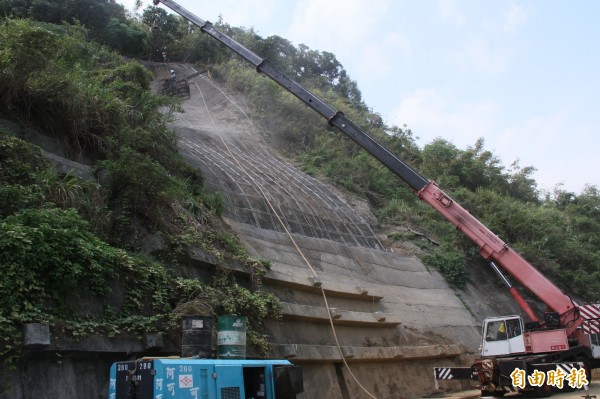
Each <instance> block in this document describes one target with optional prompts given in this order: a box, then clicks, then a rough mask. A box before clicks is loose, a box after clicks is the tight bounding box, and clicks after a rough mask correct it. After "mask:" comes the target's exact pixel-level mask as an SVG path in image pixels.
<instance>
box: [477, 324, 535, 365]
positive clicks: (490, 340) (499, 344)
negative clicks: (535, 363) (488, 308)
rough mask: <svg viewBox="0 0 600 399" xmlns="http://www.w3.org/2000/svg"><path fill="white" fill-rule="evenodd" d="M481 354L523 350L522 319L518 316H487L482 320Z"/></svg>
mask: <svg viewBox="0 0 600 399" xmlns="http://www.w3.org/2000/svg"><path fill="white" fill-rule="evenodd" d="M482 331H483V341H482V345H481V355H482V356H502V355H511V354H516V353H524V352H525V340H524V339H523V319H522V318H521V317H520V316H501V317H488V318H487V319H485V320H484V321H483V330H482Z"/></svg>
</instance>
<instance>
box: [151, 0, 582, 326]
mask: <svg viewBox="0 0 600 399" xmlns="http://www.w3.org/2000/svg"><path fill="white" fill-rule="evenodd" d="M158 3H163V4H164V5H165V6H167V7H169V8H170V9H171V10H173V11H174V12H176V13H177V14H179V15H181V16H182V17H184V18H186V19H187V20H189V21H190V22H192V23H193V24H195V25H197V26H198V27H200V30H201V31H202V32H204V33H206V34H208V35H210V36H212V37H213V38H214V39H216V40H218V41H219V42H221V43H222V44H224V45H225V46H227V47H228V48H230V49H231V50H233V51H234V52H236V53H237V54H238V55H240V56H241V57H242V58H244V59H245V60H246V61H248V62H249V63H251V64H252V65H254V66H255V68H256V70H257V72H259V73H264V74H265V75H267V76H268V77H270V78H271V79H272V80H274V81H275V82H276V83H278V84H279V85H281V86H282V87H283V88H284V89H286V90H287V91H289V92H290V93H292V94H293V95H294V96H296V97H297V98H298V99H300V100H301V101H302V102H303V103H304V104H306V105H307V106H309V107H310V108H312V109H313V110H315V111H316V112H317V113H319V114H320V115H321V116H323V117H324V118H325V119H327V121H328V123H329V124H330V125H331V126H335V127H337V128H338V129H339V130H341V131H342V132H343V133H344V134H346V135H347V136H348V137H350V138H351V139H352V140H353V141H355V142H356V143H357V144H358V145H359V146H361V147H362V148H363V149H365V150H366V151H367V152H369V153H370V154H371V155H372V156H373V157H375V158H376V159H377V160H378V161H380V162H381V163H382V164H383V165H385V166H386V167H387V168H388V169H390V170H391V171H392V172H393V173H395V174H396V175H397V176H399V177H400V178H401V179H402V180H404V181H405V182H406V183H407V184H408V185H409V186H410V187H411V188H412V189H413V190H414V191H415V192H416V193H417V195H418V196H419V198H420V199H421V200H423V201H424V202H426V203H428V204H429V205H431V206H432V207H434V208H435V209H436V210H437V211H438V212H439V213H441V214H442V216H444V217H445V218H446V219H448V220H449V221H450V222H451V223H452V224H454V225H455V226H456V228H457V229H458V230H460V231H462V232H463V233H464V234H465V235H466V236H467V237H468V238H469V239H471V240H472V241H473V242H474V243H475V244H476V245H477V246H478V247H479V252H480V254H481V256H483V258H485V259H486V260H491V261H495V262H496V263H498V264H499V265H500V266H501V267H502V269H503V270H504V271H506V272H507V273H509V274H510V275H511V276H512V277H513V278H514V279H516V280H517V281H519V282H520V283H521V284H523V285H524V286H525V287H527V288H528V289H529V290H530V291H531V292H532V293H533V294H535V295H536V296H537V297H538V298H539V299H540V300H541V301H543V302H544V303H545V304H546V305H547V306H548V307H549V308H550V309H552V310H553V311H555V312H558V313H559V314H560V315H561V316H563V317H566V315H567V314H568V313H570V311H572V310H573V308H574V307H575V305H574V304H573V302H572V301H571V298H569V297H568V296H567V295H566V294H564V293H563V292H562V291H561V290H560V289H559V288H558V287H557V286H555V285H554V284H553V283H552V282H551V281H550V280H548V279H547V278H546V277H545V276H544V275H543V274H542V273H540V272H539V271H538V270H537V269H536V268H535V267H534V266H533V265H531V264H530V263H529V262H527V261H526V260H525V259H523V258H522V257H521V256H520V255H519V254H518V253H516V252H515V251H514V250H513V249H512V248H510V247H509V246H508V245H507V244H505V243H504V242H503V241H502V240H501V239H500V238H498V237H497V236H496V235H495V234H494V233H493V232H492V231H490V230H489V229H488V228H487V227H485V226H484V225H483V224H482V223H481V222H479V221H478V220H477V219H476V218H475V217H474V216H473V215H471V214H470V213H469V212H468V211H467V210H465V209H464V208H463V207H461V206H460V205H459V204H457V203H456V202H455V201H454V200H452V199H451V198H450V197H449V196H448V195H447V194H446V193H444V192H443V191H442V190H441V189H440V188H439V187H438V186H437V185H436V184H435V182H433V181H429V180H427V179H426V178H424V177H423V176H421V175H420V174H419V173H418V172H416V171H415V170H414V169H412V168H411V167H410V166H409V165H407V164H406V163H404V162H403V161H402V160H401V159H399V158H398V157H396V156H395V155H394V154H392V153H391V152H390V151H388V150H387V149H386V148H385V147H383V146H382V145H381V144H380V143H378V142H377V141H376V140H375V139H373V138H372V137H371V136H369V135H368V134H367V133H366V132H365V131H364V130H362V129H361V128H360V127H358V126H357V125H356V124H355V123H353V122H352V121H351V120H349V119H348V118H347V117H346V116H345V115H344V114H343V113H342V112H340V111H336V110H335V109H333V108H331V107H330V106H329V105H328V104H326V103H324V102H323V101H322V100H321V99H320V98H318V97H317V96H315V95H314V94H312V93H311V92H310V91H308V90H306V89H305V88H304V87H302V86H301V85H299V84H298V83H296V82H294V81H293V80H292V79H290V78H289V77H287V76H286V75H284V74H283V73H281V72H280V71H279V70H277V69H276V68H275V67H274V66H273V65H272V64H271V63H270V62H269V61H268V60H267V59H264V58H262V57H260V56H258V55H256V54H255V53H253V52H252V51H250V50H249V49H247V48H246V47H244V46H243V45H241V44H240V43H238V42H237V41H235V40H234V39H232V38H230V37H229V36H227V35H225V34H223V33H221V32H219V31H218V30H217V29H216V28H215V27H214V26H213V24H211V23H210V22H208V21H204V20H202V19H201V18H198V17H197V16H195V15H194V14H192V13H191V12H189V11H188V10H186V9H185V8H183V7H181V6H180V5H179V4H177V3H176V2H175V1H173V0H154V4H155V5H158ZM510 292H511V294H512V295H513V296H514V297H515V299H516V300H517V303H518V304H519V305H520V306H521V308H522V309H523V311H524V312H525V313H526V314H527V316H528V317H529V318H530V319H531V320H532V321H539V320H538V318H537V316H536V314H535V313H534V312H533V310H532V309H531V308H530V307H529V305H528V304H527V303H526V302H525V300H524V299H523V298H522V297H521V296H520V295H519V293H518V291H517V290H516V289H514V288H512V289H511V290H510ZM575 324H577V323H570V328H575V327H576V325H575Z"/></svg>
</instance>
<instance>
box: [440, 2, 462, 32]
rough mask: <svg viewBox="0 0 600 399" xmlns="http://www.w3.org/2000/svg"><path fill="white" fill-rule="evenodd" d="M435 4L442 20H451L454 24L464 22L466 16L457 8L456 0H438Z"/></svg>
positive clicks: (458, 24) (457, 24)
mask: <svg viewBox="0 0 600 399" xmlns="http://www.w3.org/2000/svg"><path fill="white" fill-rule="evenodd" d="M437 4H438V9H439V11H440V15H441V16H442V19H443V20H444V21H449V22H452V23H453V24H455V25H456V26H464V25H465V24H466V22H467V17H466V16H465V15H464V14H463V13H461V11H460V10H459V8H458V5H457V3H456V0H438V2H437Z"/></svg>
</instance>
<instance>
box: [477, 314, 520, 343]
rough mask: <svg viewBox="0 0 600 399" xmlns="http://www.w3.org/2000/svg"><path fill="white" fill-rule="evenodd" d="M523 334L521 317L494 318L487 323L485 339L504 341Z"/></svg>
mask: <svg viewBox="0 0 600 399" xmlns="http://www.w3.org/2000/svg"><path fill="white" fill-rule="evenodd" d="M521 334H522V329H521V323H520V321H519V319H508V320H494V321H490V322H489V323H488V324H487V328H486V333H485V340H486V341H488V342H490V341H503V340H505V339H510V338H514V337H517V336H519V335H521Z"/></svg>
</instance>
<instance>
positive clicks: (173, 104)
mask: <svg viewBox="0 0 600 399" xmlns="http://www.w3.org/2000/svg"><path fill="white" fill-rule="evenodd" d="M0 16H2V18H4V19H2V20H0V43H2V46H1V48H0V115H1V116H2V117H4V118H7V119H11V120H15V121H20V122H22V123H24V124H26V125H27V126H31V127H35V128H38V129H39V130H40V131H42V132H44V133H45V134H48V135H51V136H52V137H54V138H56V139H57V140H59V141H60V142H62V143H63V144H64V147H65V149H66V152H67V155H68V157H70V158H71V159H86V160H88V162H90V163H92V164H93V166H94V168H95V170H96V172H97V173H98V176H100V177H101V178H100V179H99V182H97V183H96V182H85V181H81V180H79V179H77V178H75V177H74V176H71V175H66V176H63V175H60V174H58V173H57V172H56V171H55V170H53V168H52V167H50V166H49V165H48V164H46V162H45V161H44V160H43V157H42V156H41V154H40V151H39V149H37V148H36V147H34V146H31V145H28V144H25V143H24V142H22V141H20V140H18V139H16V138H14V137H10V136H9V135H8V134H7V133H6V132H3V133H2V134H1V135H0V233H1V234H0V250H1V251H0V252H1V254H0V267H1V268H2V270H3V273H2V276H1V277H0V294H3V295H2V299H1V300H0V334H1V335H2V337H1V338H0V357H2V358H3V359H4V360H5V361H8V362H10V361H13V360H15V359H16V356H17V355H18V343H19V341H20V326H21V325H22V323H26V322H32V321H45V322H48V323H50V324H51V325H52V326H53V327H54V328H58V329H60V330H61V331H64V332H65V333H69V334H72V335H73V336H77V337H79V336H84V335H86V334H91V333H94V332H104V333H107V334H117V333H120V332H130V333H133V334H139V333H142V332H144V331H161V332H167V331H169V330H172V329H173V326H174V325H175V324H176V320H177V316H178V315H180V314H181V312H182V311H185V309H188V310H190V309H196V308H198V307H199V308H204V309H206V308H208V309H209V310H210V311H211V312H213V314H216V315H218V314H225V313H243V314H245V315H248V316H249V318H250V320H249V325H250V327H251V331H250V333H249V339H250V342H251V343H253V344H254V345H256V346H257V347H258V348H261V349H263V350H266V348H267V345H266V343H267V340H266V337H265V336H264V335H263V334H262V333H261V332H260V331H261V324H262V322H263V321H264V320H265V318H270V317H277V314H278V304H277V300H276V299H275V298H274V297H273V296H272V295H269V294H266V293H264V292H263V291H262V290H261V286H260V277H261V275H262V273H264V268H265V267H268V262H266V261H264V260H257V259H250V258H248V254H247V253H246V251H245V250H244V248H243V247H242V246H241V245H240V243H239V242H238V241H237V239H236V237H235V236H234V235H233V234H231V232H229V231H228V230H227V229H226V228H225V227H223V225H222V224H221V223H220V221H219V218H218V217H217V216H218V215H219V214H221V213H222V212H223V211H224V200H223V197H222V196H221V195H220V194H218V193H209V192H206V191H205V190H204V188H203V181H202V176H200V175H199V173H198V172H197V171H196V170H193V169H191V168H190V167H189V166H188V165H187V164H186V163H185V162H184V161H183V160H182V159H181V157H179V155H178V154H177V137H176V135H175V134H174V132H173V131H172V130H171V129H169V128H168V122H169V121H170V119H171V118H172V117H173V114H174V113H175V112H177V111H178V110H179V103H178V102H177V100H174V99H172V98H166V97H161V96H156V95H154V94H152V93H151V91H150V90H149V87H150V82H151V78H152V77H151V74H150V73H149V72H148V71H147V70H146V69H145V68H144V67H143V66H142V65H141V64H140V63H138V62H136V61H127V60H125V59H124V58H122V56H121V55H126V56H131V57H139V58H144V59H149V60H155V61H161V60H162V52H163V51H166V53H167V56H168V59H169V60H170V61H180V62H195V63H198V64H200V65H201V66H210V68H211V71H212V76H213V77H214V78H216V79H219V80H221V81H222V83H223V84H226V85H228V86H229V88H230V89H231V90H235V91H237V92H240V93H242V94H244V95H245V96H247V98H248V99H249V103H250V104H251V107H252V110H251V112H252V114H253V115H252V117H253V118H254V119H255V120H257V121H258V122H259V123H260V125H261V126H262V127H263V128H264V129H265V130H267V131H271V132H274V133H276V136H277V138H278V142H279V143H281V146H282V148H283V149H284V151H286V153H287V155H288V156H289V157H291V158H293V159H295V160H296V161H297V162H298V163H299V164H300V165H301V167H302V168H303V169H304V170H305V171H306V172H307V173H309V174H312V175H315V176H318V177H320V178H324V179H327V180H329V181H331V182H333V183H334V184H336V185H338V186H339V187H343V188H344V189H346V190H348V191H350V192H352V193H356V194H358V195H362V196H365V197H366V198H368V199H369V201H370V203H371V205H372V208H373V210H374V212H375V213H376V214H377V216H378V217H379V219H380V221H381V222H382V223H387V224H396V225H405V226H409V227H411V228H412V229H414V230H415V231H420V232H422V233H423V234H425V235H426V236H427V237H430V238H431V239H432V240H435V241H436V242H439V243H440V246H439V247H438V248H436V249H435V250H434V251H431V253H428V254H427V255H425V256H424V257H423V261H424V262H425V263H426V264H428V265H431V266H433V267H436V268H438V269H439V270H440V272H441V273H442V274H443V275H444V276H445V277H446V278H447V279H448V281H449V282H450V284H452V285H453V286H455V287H457V289H460V288H461V287H463V286H464V284H465V283H466V282H467V279H468V273H467V272H466V270H467V265H469V264H476V265H477V267H479V263H481V262H482V261H481V260H480V258H479V257H478V255H477V253H476V252H477V251H476V250H475V249H474V247H473V245H472V243H471V242H469V241H468V240H467V239H466V238H464V237H463V236H461V235H460V234H459V233H457V232H456V231H455V229H454V227H453V226H452V225H450V224H449V223H448V222H447V221H445V220H443V219H442V218H441V217H440V216H439V215H438V214H437V213H436V212H435V211H434V210H432V209H430V208H428V207H427V206H425V205H424V204H422V203H420V202H419V200H418V198H417V197H416V195H415V194H414V193H412V192H411V190H409V189H408V188H407V186H406V185H405V184H404V183H403V182H401V181H399V179H398V178H397V177H396V176H394V175H393V174H392V173H391V172H389V171H388V170H387V169H385V168H384V167H383V166H381V165H380V164H379V163H378V162H377V161H375V160H374V159H373V158H372V157H371V156H369V155H368V154H366V153H365V152H364V151H362V150H360V149H359V148H358V147H357V146H356V145H355V144H353V143H352V142H351V141H350V140H348V139H346V138H345V137H344V136H343V134H342V133H340V132H338V131H336V130H334V129H333V128H331V127H329V126H328V125H327V124H326V123H325V122H324V121H323V120H321V119H320V117H318V116H317V115H316V114H315V113H314V112H313V111H311V110H310V109H308V108H307V107H305V106H304V105H301V103H300V102H299V101H298V100H297V99H295V98H294V97H293V96H291V95H289V94H288V93H286V92H285V91H284V90H282V89H281V88H279V87H278V86H277V85H276V84H275V83H273V82H271V81H270V80H268V79H267V78H265V77H264V76H261V75H259V74H256V73H255V71H254V70H253V69H252V68H249V67H248V65H246V64H242V63H241V62H240V61H239V59H238V58H236V56H234V55H233V54H232V53H230V52H229V51H228V50H226V49H224V48H223V47H222V46H219V45H217V44H216V43H214V42H212V41H211V39H210V38H208V37H206V35H203V34H201V32H200V31H199V30H198V29H197V28H195V27H192V26H191V25H190V24H189V23H187V22H185V21H184V20H183V19H181V18H179V17H177V16H174V15H170V14H167V13H166V12H165V11H164V10H163V9H162V8H158V7H148V8H146V9H145V10H143V12H142V14H141V16H139V17H136V18H131V17H130V16H128V15H127V14H126V13H125V10H124V9H123V7H122V6H120V5H118V4H114V3H111V2H107V1H104V0H0ZM34 20H35V21H38V22H33V21H34ZM216 25H217V27H218V28H219V29H220V30H221V31H223V32H225V33H227V34H229V35H231V36H233V37H234V38H236V39H237V40H238V41H240V42H241V43H243V44H244V45H246V46H248V47H249V48H251V49H252V50H254V51H255V52H256V53H258V54H260V55H262V56H265V57H267V58H268V59H269V60H270V61H271V62H273V63H274V64H275V65H276V66H277V67H278V68H279V69H280V70H282V71H283V72H285V73H286V74H287V75H289V76H291V77H293V78H294V79H295V80H297V81H298V82H299V83H301V84H302V85H304V86H305V87H307V88H308V89H310V90H311V91H313V92H314V93H315V94H316V95H318V96H319V97H321V98H323V99H324V100H325V101H326V102H327V103H329V104H330V105H332V106H333V107H334V108H336V109H340V110H343V111H344V112H345V113H346V114H347V115H348V116H349V117H350V118H351V119H352V120H353V121H354V122H355V123H357V124H358V125H359V126H361V127H363V128H364V129H365V130H366V131H368V132H369V133H370V134H371V135H372V136H374V137H375V138H376V139H377V140H379V141H381V142H382V143H384V144H385V145H386V146H387V147H388V148H389V149H390V150H391V151H392V152H394V153H395V154H397V155H398V156H400V157H401V158H402V159H404V160H405V161H407V162H408V163H409V164H411V165H412V166H413V167H414V168H415V169H416V170H419V171H421V172H422V173H423V175H425V176H427V177H428V178H430V179H433V180H434V181H436V182H438V183H439V184H440V186H442V187H443V188H444V190H445V191H446V192H447V193H449V194H450V195H451V196H452V197H453V198H455V199H456V200H457V201H458V202H459V203H461V204H462V205H463V206H464V207H465V208H467V209H469V210H470V211H471V212H472V213H473V214H475V215H476V216H477V218H478V219H480V220H481V221H482V222H483V223H484V224H486V225H487V226H488V227H490V229H491V230H492V231H494V232H496V233H497V234H498V235H499V236H500V237H501V238H502V239H504V240H506V241H507V242H508V243H510V244H511V245H512V246H514V247H515V248H516V249H517V250H518V251H519V252H520V253H522V254H523V255H524V256H525V257H526V258H527V259H528V260H530V261H531V262H532V263H534V264H535V265H536V266H537V267H539V268H540V269H541V270H542V271H543V272H544V273H546V274H547V275H549V276H550V277H551V278H552V279H553V280H554V281H555V282H557V283H558V284H559V285H560V286H561V287H563V288H564V289H566V290H568V291H569V292H572V293H574V294H576V295H578V296H580V297H581V298H582V299H584V300H589V301H598V300H600V255H599V254H598V251H597V249H598V247H599V245H600V217H599V216H600V191H599V189H598V188H597V187H594V186H589V187H586V188H584V190H583V191H582V192H581V193H579V194H575V193H570V192H567V191H565V190H563V189H562V188H561V187H557V188H556V189H555V190H554V191H553V192H551V193H541V192H540V191H539V190H538V188H537V185H536V182H535V181H534V180H533V179H532V173H533V171H534V169H533V168H532V167H530V166H527V167H521V166H519V164H518V163H514V164H512V165H510V167H508V168H507V167H505V166H504V165H502V164H501V163H500V161H499V160H498V158H497V157H496V156H495V155H494V154H493V153H492V152H491V151H488V150H486V149H485V145H484V144H485V143H484V142H483V140H481V139H480V140H477V141H476V142H475V143H474V145H473V146H472V147H468V148H466V149H464V150H463V149H459V148H456V147H455V146H454V145H453V144H451V143H450V142H448V141H446V140H443V139H437V140H434V141H433V142H431V143H429V144H427V145H426V146H425V147H424V148H419V147H418V146H417V145H416V142H415V139H414V134H413V132H412V131H411V130H410V129H408V128H407V127H406V126H403V127H398V126H389V125H387V124H386V123H385V122H384V121H383V119H382V118H381V116H380V115H378V114H377V113H375V112H373V111H372V110H371V109H370V108H369V107H368V106H367V104H365V103H364V102H363V100H362V96H361V93H360V91H359V89H358V86H357V84H356V82H354V81H352V79H351V78H350V77H349V76H348V74H347V72H346V71H345V70H344V68H343V66H342V65H341V64H340V63H339V62H338V61H337V60H336V58H335V56H334V55H333V54H331V53H328V52H319V51H314V50H311V49H309V48H308V47H306V46H304V45H299V46H294V45H293V44H292V43H290V42H289V41H288V40H286V39H284V38H281V37H279V36H271V37H267V38H262V37H260V36H259V35H257V34H256V33H255V32H254V31H253V30H252V29H245V28H238V27H231V26H229V25H227V24H224V23H223V22H222V21H218V22H217V23H216ZM117 52H119V53H120V55H119V54H117ZM145 237H160V238H161V239H162V240H163V241H164V245H162V246H161V248H159V249H157V250H155V251H153V252H152V254H151V255H152V256H148V255H140V249H141V243H142V240H143V238H145ZM397 238H398V239H407V240H411V239H414V240H419V237H414V236H413V237H411V236H409V235H405V236H397ZM190 246H196V247H200V248H202V249H203V250H205V251H209V252H211V253H213V254H214V255H215V256H216V257H217V259H219V260H225V259H233V260H235V261H238V262H241V263H242V264H244V265H246V266H247V267H248V270H249V272H250V275H251V281H250V284H249V285H250V287H251V288H250V289H247V288H244V287H243V286H242V285H240V283H239V282H237V281H235V280H234V279H233V277H232V276H230V275H228V274H227V273H225V274H223V275H217V276H215V278H214V280H212V281H209V282H200V281H196V280H191V279H185V278H181V277H177V273H178V270H179V266H180V263H181V262H182V261H185V260H186V259H185V256H186V252H187V249H188V248H189V247H190ZM59 249H60V250H59ZM429 249H430V247H427V250H429ZM78 296H79V297H81V298H84V297H86V296H92V297H103V298H110V301H107V303H108V304H107V306H105V307H104V308H103V309H96V310H94V311H88V310H85V309H79V308H77V307H76V306H74V305H73V303H77V301H75V300H74V298H76V297H78ZM147 298H152V301H147V300H146V299H147ZM174 323H175V324H174Z"/></svg>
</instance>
